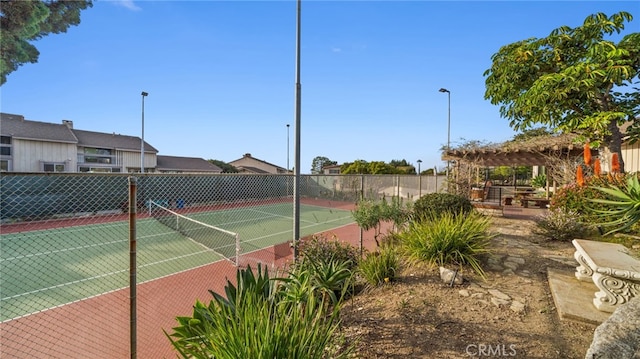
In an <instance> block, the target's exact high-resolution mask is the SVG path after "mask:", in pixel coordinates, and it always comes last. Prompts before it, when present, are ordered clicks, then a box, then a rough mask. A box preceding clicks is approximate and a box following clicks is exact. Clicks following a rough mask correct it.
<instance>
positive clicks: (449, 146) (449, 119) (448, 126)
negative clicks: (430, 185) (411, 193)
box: [439, 88, 451, 189]
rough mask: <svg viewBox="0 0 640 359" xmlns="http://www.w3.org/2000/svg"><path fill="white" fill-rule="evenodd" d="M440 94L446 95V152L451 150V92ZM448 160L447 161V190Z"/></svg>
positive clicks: (443, 90)
mask: <svg viewBox="0 0 640 359" xmlns="http://www.w3.org/2000/svg"><path fill="white" fill-rule="evenodd" d="M439 91H440V92H446V93H447V100H448V101H447V112H448V113H447V151H449V150H450V149H451V91H449V90H447V89H445V88H441V89H440V90H439ZM448 183H449V160H447V189H448V188H449V185H448Z"/></svg>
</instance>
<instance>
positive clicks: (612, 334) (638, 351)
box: [585, 297, 640, 359]
mask: <svg viewBox="0 0 640 359" xmlns="http://www.w3.org/2000/svg"><path fill="white" fill-rule="evenodd" d="M585 358H587V359H634V358H636V359H637V358H640V297H636V298H633V299H632V300H631V301H629V302H628V303H625V304H623V305H621V306H619V307H618V308H617V309H616V310H615V311H614V312H613V313H612V314H611V316H610V317H609V318H608V319H607V320H605V321H604V322H603V323H602V324H600V325H599V326H598V327H597V328H596V330H595V332H594V334H593V341H592V342H591V346H590V347H589V350H588V351H587V355H586V357H585Z"/></svg>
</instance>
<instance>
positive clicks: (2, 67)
mask: <svg viewBox="0 0 640 359" xmlns="http://www.w3.org/2000/svg"><path fill="white" fill-rule="evenodd" d="M91 6H93V1H91V0H85V1H70V0H64V1H63V0H60V1H53V0H49V1H5V0H3V1H0V13H1V14H2V17H1V18H0V25H1V28H2V36H1V37H0V85H2V84H4V83H5V82H7V75H8V74H10V73H11V72H13V71H15V70H17V69H18V67H20V66H22V65H23V64H25V63H28V62H29V63H36V62H38V57H39V56H40V52H38V49H36V47H35V46H33V45H32V44H31V43H29V42H30V41H35V40H39V39H41V38H42V37H44V36H46V35H48V34H50V33H53V34H59V33H61V32H66V31H67V29H68V28H69V27H70V26H74V25H78V24H80V11H81V10H84V9H86V8H88V7H91Z"/></svg>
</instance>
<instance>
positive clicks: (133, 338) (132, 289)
mask: <svg viewBox="0 0 640 359" xmlns="http://www.w3.org/2000/svg"><path fill="white" fill-rule="evenodd" d="M136 184H137V180H136V178H135V177H129V315H130V317H129V320H130V323H129V325H130V327H129V333H130V336H129V345H130V354H131V359H135V358H136V356H137V346H138V340H137V334H138V333H137V311H136V300H137V297H136V295H137V294H136V251H137V242H136V214H137V207H138V201H137V199H136Z"/></svg>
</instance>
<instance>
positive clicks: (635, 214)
mask: <svg viewBox="0 0 640 359" xmlns="http://www.w3.org/2000/svg"><path fill="white" fill-rule="evenodd" d="M594 188H595V189H597V190H599V191H601V192H602V193H604V194H606V195H607V196H608V197H609V198H608V199H600V198H592V199H590V201H591V202H595V203H600V204H603V205H605V206H608V207H609V208H608V209H606V210H596V209H593V211H594V212H596V213H598V214H599V215H600V216H601V217H602V218H615V219H614V220H608V221H605V222H602V223H599V224H598V225H599V226H603V227H610V228H611V227H613V228H612V229H611V230H609V231H608V232H607V233H606V234H611V233H614V232H620V231H625V230H627V229H629V228H631V227H632V226H633V225H634V224H636V223H637V222H638V221H640V182H638V176H636V175H632V176H629V177H628V178H627V181H626V185H625V186H615V185H609V187H594Z"/></svg>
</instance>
